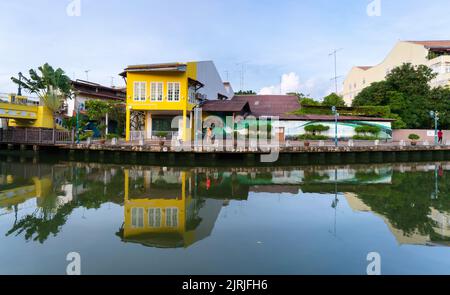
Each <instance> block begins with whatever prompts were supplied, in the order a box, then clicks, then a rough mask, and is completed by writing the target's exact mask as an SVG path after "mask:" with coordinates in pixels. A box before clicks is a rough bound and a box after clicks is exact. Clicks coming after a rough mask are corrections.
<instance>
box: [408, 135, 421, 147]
mask: <svg viewBox="0 0 450 295" xmlns="http://www.w3.org/2000/svg"><path fill="white" fill-rule="evenodd" d="M408 138H409V140H411V145H417V141H418V140H419V139H420V136H419V135H417V134H414V133H412V134H410V135H409V136H408Z"/></svg>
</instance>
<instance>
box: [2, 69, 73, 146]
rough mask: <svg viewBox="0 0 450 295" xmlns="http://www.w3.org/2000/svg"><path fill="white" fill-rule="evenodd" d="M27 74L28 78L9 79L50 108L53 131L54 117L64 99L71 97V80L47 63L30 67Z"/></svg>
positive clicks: (54, 125) (54, 126) (54, 128)
mask: <svg viewBox="0 0 450 295" xmlns="http://www.w3.org/2000/svg"><path fill="white" fill-rule="evenodd" d="M29 75H30V77H29V78H28V77H23V79H17V78H15V77H11V80H12V81H13V82H14V83H16V84H18V85H19V86H21V87H22V88H24V89H25V90H27V91H28V92H29V93H32V94H36V95H37V96H38V97H39V98H40V99H41V100H42V101H43V102H44V104H45V106H46V107H47V108H48V109H50V111H51V112H52V115H53V132H55V130H56V120H55V117H56V116H57V115H58V113H59V112H60V111H61V109H62V106H63V104H64V101H65V100H66V99H71V98H72V95H73V92H72V83H71V80H70V78H69V77H68V76H67V75H66V74H65V73H64V71H63V70H62V69H60V68H58V69H56V70H55V69H54V68H53V67H52V66H50V65H49V64H48V63H46V64H44V65H43V66H40V67H39V68H38V69H37V70H34V69H31V70H30V71H29ZM53 139H55V136H53Z"/></svg>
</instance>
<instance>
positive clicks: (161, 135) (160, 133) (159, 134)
mask: <svg viewBox="0 0 450 295" xmlns="http://www.w3.org/2000/svg"><path fill="white" fill-rule="evenodd" d="M167 135H169V132H168V131H158V132H156V136H157V137H159V138H165V137H167Z"/></svg>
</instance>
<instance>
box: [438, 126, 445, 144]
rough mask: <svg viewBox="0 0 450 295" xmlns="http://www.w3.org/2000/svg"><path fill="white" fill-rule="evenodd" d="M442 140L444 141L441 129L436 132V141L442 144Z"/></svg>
mask: <svg viewBox="0 0 450 295" xmlns="http://www.w3.org/2000/svg"><path fill="white" fill-rule="evenodd" d="M443 141H444V132H442V129H441V130H439V132H438V142H439V144H442V142H443Z"/></svg>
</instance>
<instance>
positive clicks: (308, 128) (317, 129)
mask: <svg viewBox="0 0 450 295" xmlns="http://www.w3.org/2000/svg"><path fill="white" fill-rule="evenodd" d="M328 130H330V127H329V126H325V125H322V124H318V125H308V126H306V127H305V131H306V132H311V133H313V132H318V133H321V132H324V131H328Z"/></svg>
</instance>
